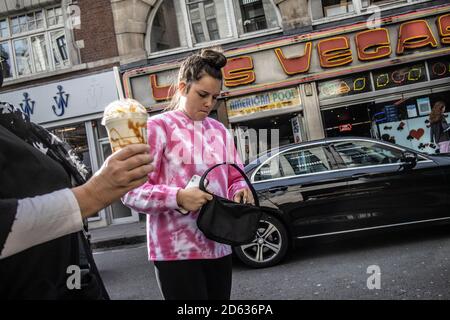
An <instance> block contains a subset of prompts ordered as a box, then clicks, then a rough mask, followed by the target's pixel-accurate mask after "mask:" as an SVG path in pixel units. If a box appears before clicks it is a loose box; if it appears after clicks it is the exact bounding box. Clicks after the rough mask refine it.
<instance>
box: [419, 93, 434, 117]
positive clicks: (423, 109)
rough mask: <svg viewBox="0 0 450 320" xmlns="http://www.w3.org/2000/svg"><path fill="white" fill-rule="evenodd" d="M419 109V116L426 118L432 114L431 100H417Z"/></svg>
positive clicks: (426, 98)
mask: <svg viewBox="0 0 450 320" xmlns="http://www.w3.org/2000/svg"><path fill="white" fill-rule="evenodd" d="M417 107H418V108H419V115H421V116H424V115H427V114H430V112H431V103H430V98H428V97H425V98H419V99H417Z"/></svg>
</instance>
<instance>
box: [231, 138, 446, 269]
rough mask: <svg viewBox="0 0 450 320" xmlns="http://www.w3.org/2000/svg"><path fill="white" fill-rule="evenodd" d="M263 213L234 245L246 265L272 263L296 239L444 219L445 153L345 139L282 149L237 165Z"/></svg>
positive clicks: (385, 143) (278, 259) (306, 143)
mask: <svg viewBox="0 0 450 320" xmlns="http://www.w3.org/2000/svg"><path fill="white" fill-rule="evenodd" d="M245 170H246V173H247V175H248V176H249V177H250V179H251V181H252V184H253V185H254V187H255V189H256V191H257V192H258V195H259V197H260V202H261V205H262V206H264V211H265V214H264V216H263V218H262V219H261V221H260V228H259V230H258V234H257V236H256V238H255V240H254V241H253V242H252V243H250V244H247V245H243V246H240V247H236V248H235V253H236V255H237V256H238V258H239V259H240V260H242V261H243V262H244V263H245V264H247V265H249V266H252V267H268V266H272V265H275V264H277V263H278V262H280V261H281V259H283V257H284V256H285V255H286V252H287V250H288V248H289V247H291V246H292V245H293V244H294V243H295V241H296V240H301V239H305V238H314V237H324V236H330V235H339V234H345V233H352V232H363V231H367V230H374V229H382V228H393V227H398V226H407V225H415V224H420V223H433V222H445V221H447V220H450V213H449V210H448V207H449V204H450V203H449V202H450V200H449V199H450V185H449V174H450V154H445V155H433V156H430V155H427V154H422V153H419V152H416V151H413V150H410V149H407V148H405V147H402V146H399V145H395V144H391V143H388V142H384V141H379V140H374V139H369V138H357V137H345V138H329V139H324V140H320V141H311V142H305V143H301V144H294V145H289V146H284V147H282V148H280V149H278V150H276V151H270V152H268V153H266V154H264V155H261V156H260V157H259V158H258V159H256V160H255V161H253V162H252V163H250V164H248V165H247V166H246V168H245Z"/></svg>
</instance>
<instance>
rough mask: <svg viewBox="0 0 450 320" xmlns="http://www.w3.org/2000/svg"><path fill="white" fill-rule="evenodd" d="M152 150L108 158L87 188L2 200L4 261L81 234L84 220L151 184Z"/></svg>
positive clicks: (134, 149)
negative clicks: (15, 255) (74, 234)
mask: <svg viewBox="0 0 450 320" xmlns="http://www.w3.org/2000/svg"><path fill="white" fill-rule="evenodd" d="M148 151H149V147H148V146H147V145H144V144H136V145H129V146H127V147H125V148H123V149H121V150H120V151H118V152H116V153H114V154H113V155H111V156H110V157H108V159H106V161H105V163H104V164H103V166H102V167H101V168H100V170H99V171H97V173H96V174H95V175H94V176H93V177H92V178H91V179H90V180H89V181H88V182H86V183H85V184H84V185H81V186H79V187H75V188H73V189H62V190H58V191H55V192H52V193H48V194H45V195H41V196H36V197H32V198H25V199H0V259H2V258H6V257H8V256H11V255H13V254H16V253H18V252H21V251H23V250H26V249H28V248H30V247H32V246H35V245H38V244H41V243H44V242H47V241H50V240H53V239H56V238H58V237H61V236H63V235H66V234H70V233H73V232H77V231H80V230H81V229H82V226H83V223H82V219H83V218H86V217H89V216H91V215H93V214H95V213H96V212H98V211H99V210H100V209H102V208H104V207H106V206H108V205H110V204H111V203H113V202H114V201H116V200H118V199H120V197H121V196H122V195H123V194H125V193H126V192H128V191H129V190H132V189H134V188H136V187H138V186H140V185H142V184H143V183H144V182H145V181H147V175H148V174H149V173H150V172H151V171H152V170H153V166H152V165H150V162H151V157H150V156H149V154H148Z"/></svg>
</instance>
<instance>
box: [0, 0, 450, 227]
mask: <svg viewBox="0 0 450 320" xmlns="http://www.w3.org/2000/svg"><path fill="white" fill-rule="evenodd" d="M217 45H219V46H221V47H222V48H223V50H224V53H225V55H226V56H227V59H228V63H227V65H226V66H225V68H224V72H223V74H224V83H223V93H222V95H221V97H220V98H219V100H218V103H217V105H216V106H215V108H214V111H213V112H212V113H211V116H212V117H215V118H216V119H218V120H219V121H221V122H222V123H223V124H224V125H225V126H226V127H228V128H230V129H236V131H235V133H236V143H237V147H238V150H239V152H240V154H241V156H242V158H243V159H244V160H245V161H249V160H251V159H252V157H253V156H255V155H256V154H257V153H258V152H259V151H262V150H261V148H262V147H264V146H266V147H267V146H268V145H270V142H271V140H277V141H278V142H279V143H280V144H288V143H293V142H299V141H306V140H313V139H320V138H323V137H330V136H339V135H357V136H368V137H375V138H378V139H384V140H389V141H392V142H396V143H399V144H401V145H405V146H408V147H411V148H413V149H415V150H418V151H424V152H430V153H434V152H436V146H434V145H433V144H432V143H430V139H429V123H428V122H427V117H428V114H429V112H430V108H431V106H432V105H433V103H434V102H436V101H438V100H444V101H446V102H447V105H450V58H449V54H450V4H449V3H448V1H447V0H97V1H90V0H78V1H75V0H39V1H37V0H0V55H1V61H2V64H3V67H4V78H5V83H4V86H3V88H2V91H1V92H0V100H2V101H8V102H11V103H13V104H14V105H16V106H18V107H20V108H22V110H23V111H24V112H27V113H28V114H29V115H30V117H31V119H32V120H33V121H35V122H37V123H40V124H42V125H43V126H44V127H46V128H48V129H50V130H52V131H53V132H54V133H55V134H56V135H58V136H59V137H61V138H62V139H64V140H66V141H67V142H69V143H70V144H71V145H72V146H73V147H74V148H75V149H76V151H77V153H78V155H79V156H80V158H81V159H82V160H83V161H84V162H85V163H86V164H87V165H88V166H89V167H90V168H91V169H92V172H95V171H96V170H97V169H98V168H99V167H100V166H101V164H102V163H103V161H104V159H105V158H106V157H107V156H108V155H109V154H110V153H111V150H110V147H109V142H108V138H107V134H106V131H105V129H104V127H103V126H101V125H100V119H101V116H102V112H103V109H104V107H105V106H106V105H107V104H108V103H109V102H111V101H112V100H114V99H117V98H118V97H122V96H126V97H130V98H134V99H137V100H139V101H140V102H141V103H143V104H144V105H145V106H146V107H147V109H148V111H149V114H150V115H154V114H157V113H160V112H162V111H163V109H164V108H165V107H166V106H167V104H168V101H169V100H170V86H171V85H172V84H173V82H174V80H175V79H176V74H177V71H178V68H179V65H180V61H181V60H182V59H184V58H185V57H187V56H188V55H190V54H191V53H193V52H195V51H197V50H199V49H201V48H205V47H211V46H217ZM114 67H118V68H117V69H114ZM117 70H118V71H117ZM116 71H117V72H116ZM267 129H269V130H270V129H276V130H273V131H274V132H276V133H277V134H276V135H275V136H272V133H271V132H267V131H265V130H267ZM252 135H256V138H257V139H252V138H254V137H253V136H252ZM264 135H265V136H264ZM264 139H265V140H266V142H267V143H266V144H264V143H263V144H262V145H261V144H260V142H261V141H262V140H264ZM258 142H259V143H258ZM142 218H143V216H142V215H141V216H140V215H139V214H138V213H136V212H132V211H130V210H129V209H128V208H126V207H124V206H123V205H122V204H121V203H120V201H119V202H116V203H115V204H113V205H112V206H110V207H108V208H107V209H105V210H102V211H101V212H100V213H99V214H98V216H97V217H94V218H92V219H91V220H90V226H91V227H101V226H106V225H109V224H115V223H126V222H132V221H138V220H139V219H142Z"/></svg>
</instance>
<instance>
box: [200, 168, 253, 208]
mask: <svg viewBox="0 0 450 320" xmlns="http://www.w3.org/2000/svg"><path fill="white" fill-rule="evenodd" d="M225 164H226V165H230V166H232V167H234V168H235V169H236V170H237V171H238V172H239V173H240V174H241V176H242V177H243V178H244V179H245V182H246V183H247V185H248V187H249V189H250V191H251V192H252V194H253V199H255V206H257V207H259V199H258V195H257V194H256V191H255V188H253V186H252V184H251V183H250V180H249V179H248V177H247V175H246V174H245V173H244V171H242V169H241V168H239V166H237V165H236V164H234V163H227V162H224V163H219V164H216V165H214V166H212V167H211V168H209V169H208V170H206V171H205V173H204V174H203V175H202V177H201V178H200V183H199V188H200V190H202V191H203V192H207V193H209V194H211V193H210V192H208V191H207V190H206V188H205V179H206V176H207V175H208V174H209V173H210V172H211V171H212V170H214V169H215V168H217V167H219V166H222V165H225Z"/></svg>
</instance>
